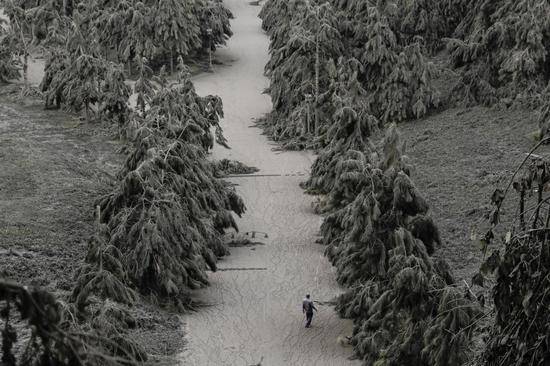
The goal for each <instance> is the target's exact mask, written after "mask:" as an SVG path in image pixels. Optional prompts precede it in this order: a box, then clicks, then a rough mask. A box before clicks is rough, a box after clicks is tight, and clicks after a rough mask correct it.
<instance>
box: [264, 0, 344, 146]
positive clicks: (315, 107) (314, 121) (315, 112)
mask: <svg viewBox="0 0 550 366" xmlns="http://www.w3.org/2000/svg"><path fill="white" fill-rule="evenodd" d="M287 10H289V11H290V10H295V11H296V12H292V13H289V14H287V15H286V16H289V17H292V18H291V19H292V20H291V22H290V23H289V24H288V28H286V30H287V31H285V32H276V33H273V34H272V38H273V37H277V38H279V37H287V38H284V41H283V42H281V39H280V38H279V39H278V40H275V41H273V42H272V44H271V49H270V52H271V59H270V61H269V62H268V64H267V65H266V67H265V70H266V75H267V76H268V77H269V78H270V80H271V83H270V86H269V88H268V90H267V91H268V92H269V94H270V95H271V99H272V101H273V112H272V113H271V114H270V115H269V116H267V117H266V120H265V121H264V125H265V127H266V130H267V131H268V133H269V134H270V135H271V136H272V137H273V138H274V139H276V140H289V139H298V141H305V140H308V139H309V140H311V137H315V136H316V135H317V134H318V132H319V129H320V128H321V126H322V125H323V124H325V123H326V121H327V118H329V117H330V115H331V114H332V113H329V114H328V115H327V114H325V113H323V111H322V108H323V105H322V103H321V95H322V94H323V93H324V92H326V90H327V88H328V82H329V78H328V75H327V72H326V65H327V62H328V61H329V60H335V59H337V58H338V56H339V55H340V54H342V52H343V48H342V40H341V39H340V35H339V33H338V31H337V28H336V18H335V17H334V10H333V9H332V7H331V6H330V5H329V4H328V3H324V4H322V5H317V4H315V3H312V4H309V3H308V2H301V3H300V2H297V4H295V6H294V7H293V8H287ZM270 16H275V15H270ZM282 16H285V15H282ZM278 45H280V46H279V47H278ZM306 135H307V136H309V137H308V138H306ZM292 144H293V143H291V144H290V145H289V146H287V147H292ZM298 147H299V148H303V147H304V146H301V145H300V144H298Z"/></svg>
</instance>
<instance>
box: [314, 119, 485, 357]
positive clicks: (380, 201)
mask: <svg viewBox="0 0 550 366" xmlns="http://www.w3.org/2000/svg"><path fill="white" fill-rule="evenodd" d="M383 146H384V147H383V151H381V152H379V153H377V154H372V155H371V156H366V155H365V154H364V153H362V152H359V151H350V152H348V154H347V156H346V159H345V160H342V161H343V163H342V165H345V169H341V170H340V171H339V174H341V176H342V177H337V178H336V179H343V180H341V182H340V183H339V184H338V185H337V186H334V187H333V189H332V191H331V192H329V195H333V194H336V195H342V188H341V186H342V185H347V194H348V195H349V196H350V197H352V196H355V197H354V198H353V199H352V200H351V201H349V203H348V204H347V205H345V206H344V207H341V208H339V209H337V210H335V211H334V210H333V212H332V213H331V214H330V215H329V216H327V217H326V219H325V220H324V222H323V225H322V229H321V230H322V234H323V241H324V242H325V244H326V245H327V249H326V254H327V256H328V257H329V259H330V260H331V262H332V263H333V264H334V265H335V267H336V269H337V274H338V275H337V279H338V281H339V282H340V283H342V284H344V285H346V286H348V287H349V288H350V289H349V291H348V292H347V293H345V294H344V295H343V296H342V297H341V298H340V301H339V304H338V306H337V308H338V310H339V311H340V313H341V315H342V316H345V317H349V318H353V319H354V332H353V337H352V344H353V345H354V349H355V352H356V354H357V355H358V356H359V357H360V358H361V359H362V360H364V362H365V365H372V364H374V365H395V366H397V365H419V366H420V365H438V366H444V365H453V366H459V365H461V364H462V362H463V361H464V358H465V356H466V350H467V345H468V342H469V339H470V336H471V333H472V324H473V322H474V321H475V320H476V319H477V318H478V317H479V313H478V310H477V307H476V306H475V305H474V304H473V303H472V301H471V300H469V299H467V298H465V297H464V294H463V291H462V290H461V289H459V288H457V287H454V286H453V285H452V284H453V280H452V276H451V274H450V272H449V269H448V266H447V265H446V264H445V262H443V261H441V260H434V259H432V258H431V257H430V254H432V253H433V252H434V250H435V246H436V245H437V244H439V243H440V238H439V232H438V230H437V227H436V226H435V224H434V223H433V221H432V219H431V218H430V217H429V215H428V205H427V203H426V201H425V200H424V199H423V198H422V196H421V195H420V193H419V192H418V190H417V189H416V188H415V186H414V184H413V183H412V181H411V179H410V177H409V168H408V166H407V164H406V162H405V160H404V159H403V155H402V154H403V151H402V149H403V147H402V145H401V144H400V142H399V138H398V135H397V132H396V130H395V126H391V127H390V129H389V130H388V132H387V135H386V139H385V141H384V144H383ZM350 177H353V179H349V178H350ZM449 332H450V333H449Z"/></svg>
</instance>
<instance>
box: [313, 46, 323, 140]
mask: <svg viewBox="0 0 550 366" xmlns="http://www.w3.org/2000/svg"><path fill="white" fill-rule="evenodd" d="M319 52H320V51H319V37H318V36H317V37H315V123H314V126H313V133H314V134H315V135H316V134H317V129H318V128H319V69H320V67H321V66H320V60H319Z"/></svg>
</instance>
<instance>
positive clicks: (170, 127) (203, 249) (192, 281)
mask: <svg viewBox="0 0 550 366" xmlns="http://www.w3.org/2000/svg"><path fill="white" fill-rule="evenodd" d="M180 70H181V74H180V80H179V83H178V84H176V85H173V86H171V87H169V88H168V87H165V86H162V87H161V88H160V89H159V90H158V91H156V92H155V93H154V94H153V95H151V98H150V101H149V102H148V104H149V109H147V111H146V113H145V114H143V115H142V116H141V117H140V118H139V120H138V121H137V131H136V132H135V138H134V141H133V149H132V151H131V152H130V154H129V155H128V157H127V160H126V163H125V165H124V167H123V169H122V170H121V171H120V173H119V178H120V183H119V184H118V186H117V187H116V188H115V190H114V191H113V192H112V193H110V194H109V195H107V196H105V197H103V198H102V199H101V200H100V202H99V207H100V216H99V218H100V222H102V223H104V224H105V225H106V227H107V230H108V235H107V236H108V241H107V243H108V246H109V247H113V248H115V249H116V251H115V252H116V253H120V256H119V257H117V258H120V260H121V262H120V263H121V268H122V274H124V275H126V276H127V277H128V279H129V281H128V283H129V284H130V286H131V288H135V289H136V290H138V291H139V292H141V293H144V294H153V295H155V296H157V297H159V298H161V299H165V300H169V301H170V302H171V303H172V304H174V305H177V306H180V307H187V306H188V305H189V303H188V302H189V293H188V291H189V290H190V289H196V288H199V287H203V286H205V285H207V284H208V276H207V270H208V269H210V270H213V271H214V270H216V260H217V258H218V257H221V256H224V255H226V254H228V251H227V248H226V247H225V245H224V244H223V242H222V234H223V232H224V230H225V229H227V228H234V229H237V226H236V223H235V221H234V219H233V216H232V214H231V212H233V213H235V214H237V215H241V214H242V213H243V212H244V210H245V207H244V204H243V202H242V200H241V198H240V197H239V196H237V194H236V193H235V191H234V189H233V188H231V187H230V186H229V185H228V184H227V183H225V182H223V181H221V180H219V179H217V178H216V170H215V168H214V165H213V164H212V163H211V162H209V161H208V160H207V159H206V152H207V151H208V150H209V149H211V148H212V146H213V144H214V141H215V140H217V141H218V142H220V143H222V144H225V140H224V139H223V136H222V135H221V128H220V126H219V118H220V117H221V115H222V106H221V100H220V99H219V98H218V97H213V96H207V97H199V96H198V95H197V93H196V92H195V89H194V86H193V84H192V83H191V81H190V79H189V77H190V75H189V73H188V71H187V70H186V68H185V67H184V65H183V64H182V61H181V59H180ZM212 128H214V129H215V130H216V131H217V132H216V135H213V134H212V132H211V129H212ZM93 250H94V246H90V251H93ZM88 258H89V259H90V260H89V265H90V266H91V268H93V267H94V266H97V265H98V264H97V261H98V259H97V258H98V257H97V256H93V255H89V256H88ZM83 275H84V274H83ZM113 276H114V277H115V278H119V279H120V277H121V276H120V275H117V274H116V273H113ZM121 282H122V283H124V282H125V281H122V279H121ZM82 288H84V287H82ZM75 296H80V294H79V293H78V291H77V292H75Z"/></svg>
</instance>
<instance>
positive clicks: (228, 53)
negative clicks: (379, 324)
mask: <svg viewBox="0 0 550 366" xmlns="http://www.w3.org/2000/svg"><path fill="white" fill-rule="evenodd" d="M226 4H227V6H228V7H229V8H230V9H231V10H232V11H233V13H234V14H235V17H236V19H235V21H234V22H233V23H232V27H233V30H234V32H235V35H234V36H233V37H232V38H231V40H230V42H229V44H228V47H227V48H225V49H222V50H220V51H218V52H217V55H216V56H217V58H219V59H221V60H223V61H224V63H227V64H230V66H216V67H215V73H213V74H203V75H200V76H198V77H197V78H195V79H194V82H195V85H196V87H197V90H198V91H199V93H200V94H207V93H212V94H217V95H219V96H221V97H222V99H223V101H224V110H225V122H224V127H225V134H226V136H227V137H228V139H229V142H230V145H231V146H232V149H231V150H224V149H217V150H215V152H214V157H216V158H222V157H227V158H231V159H237V160H240V161H242V162H244V163H247V164H249V165H253V166H256V167H258V168H260V169H261V171H260V172H259V173H258V174H259V175H268V176H257V177H246V178H233V179H232V181H233V182H234V183H236V184H238V187H237V189H238V191H239V193H240V194H242V196H243V197H244V199H245V202H246V204H247V207H248V213H247V214H246V215H245V217H244V218H243V219H242V220H239V226H240V228H241V231H243V232H247V231H251V230H256V231H261V232H266V233H267V234H268V238H264V235H262V234H257V235H256V239H255V240H259V241H261V242H263V243H265V245H260V246H256V247H253V248H250V247H247V248H235V249H233V250H232V255H231V256H230V257H228V258H227V259H225V260H223V261H222V262H220V263H219V267H220V268H221V269H238V270H225V271H219V272H217V273H214V274H212V275H211V277H210V278H211V286H210V287H209V288H207V289H205V290H202V291H201V292H200V293H199V300H201V301H204V302H205V303H208V304H211V306H208V307H206V308H202V309H200V310H199V311H197V312H196V313H193V314H190V315H187V316H185V318H184V323H185V328H186V329H185V332H186V333H187V335H188V339H187V340H186V341H187V342H188V347H187V349H186V351H185V352H183V353H182V355H181V361H182V364H185V365H197V366H198V365H200V366H207V365H216V366H222V365H231V366H239V365H252V364H257V363H258V362H259V361H260V360H261V359H262V357H263V363H262V365H269V366H272V365H304V364H311V365H347V364H350V365H351V364H353V362H352V361H349V360H347V358H348V357H349V356H350V355H351V349H350V348H344V347H342V346H340V345H338V344H337V342H336V339H337V337H338V336H339V335H341V334H349V333H350V332H351V324H350V323H349V322H347V321H343V320H341V319H339V318H338V316H337V315H336V313H335V312H334V310H333V308H332V307H330V306H328V305H320V306H319V312H318V314H317V315H316V317H315V318H314V321H313V328H311V329H304V327H303V324H304V323H303V315H302V311H301V299H302V298H303V296H304V294H305V293H306V292H310V293H311V294H312V296H313V297H314V300H317V301H328V300H331V299H332V298H334V296H335V295H337V294H338V293H340V292H341V289H340V288H339V287H338V286H337V284H336V283H335V281H334V272H333V269H332V267H331V266H330V264H329V263H328V261H327V260H326V259H325V257H324V256H323V249H324V248H323V247H321V246H320V245H318V244H314V241H315V239H316V234H317V232H318V228H319V225H320V223H321V217H319V216H317V215H315V214H313V212H312V210H311V208H310V207H311V206H310V205H311V197H308V196H306V195H304V194H303V192H302V190H301V189H300V188H299V187H298V183H299V182H300V181H302V180H304V179H305V177H306V176H307V174H308V169H309V167H310V165H311V162H312V160H313V157H312V156H311V155H310V154H308V153H305V152H284V153H277V152H273V151H272V150H271V149H272V147H273V144H272V143H270V142H269V141H268V140H267V139H266V138H265V137H264V136H261V135H260V131H259V130H258V129H256V128H250V125H252V119H254V118H257V117H260V116H261V115H262V114H264V113H267V112H268V111H269V110H270V108H271V104H270V100H269V97H268V96H266V95H262V94H261V93H262V91H263V89H264V88H265V87H266V86H267V79H265V78H264V77H263V76H262V75H263V67H264V65H265V63H266V62H267V57H268V54H267V48H268V38H267V37H266V36H265V35H264V34H263V32H262V31H261V28H260V20H259V19H258V18H257V14H258V11H259V9H260V8H259V7H256V6H251V5H249V4H248V2H247V1H245V0H227V1H226ZM243 268H251V269H249V270H243Z"/></svg>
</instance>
